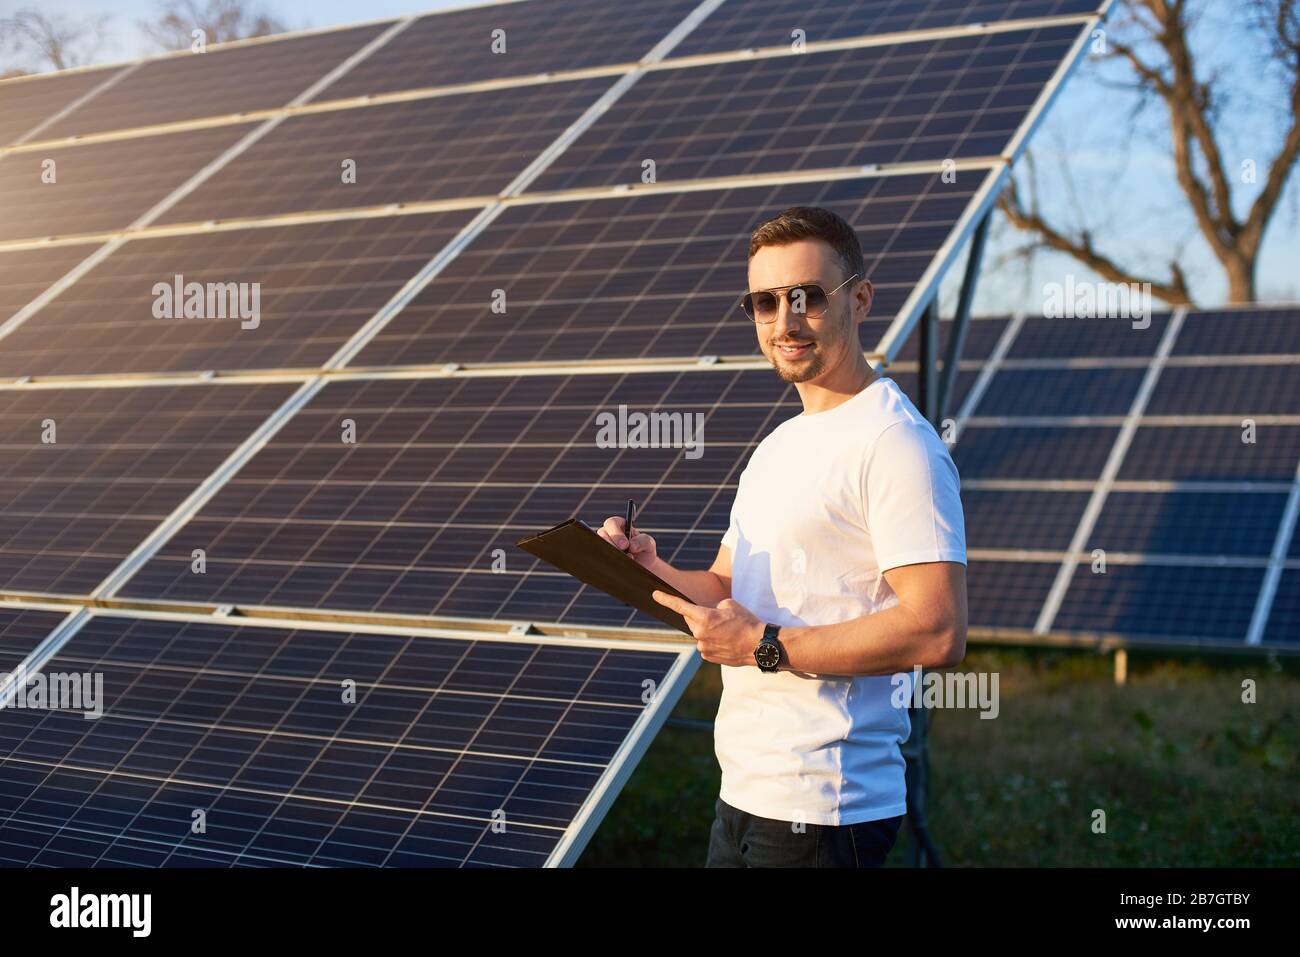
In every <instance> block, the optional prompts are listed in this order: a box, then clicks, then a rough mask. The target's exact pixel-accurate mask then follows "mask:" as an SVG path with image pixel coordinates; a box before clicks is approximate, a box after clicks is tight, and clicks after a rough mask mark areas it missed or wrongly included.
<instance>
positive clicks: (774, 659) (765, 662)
mask: <svg viewBox="0 0 1300 957" xmlns="http://www.w3.org/2000/svg"><path fill="white" fill-rule="evenodd" d="M780 631H781V626H780V625H765V626H764V627H763V638H762V640H761V641H759V643H758V647H757V648H755V649H754V661H755V662H757V663H758V670H759V671H776V670H777V667H778V666H779V665H780V664H781V659H782V657H784V655H785V651H784V650H783V649H782V648H781V642H779V641H778V640H777V638H776V636H777V634H778V633H779V632H780Z"/></svg>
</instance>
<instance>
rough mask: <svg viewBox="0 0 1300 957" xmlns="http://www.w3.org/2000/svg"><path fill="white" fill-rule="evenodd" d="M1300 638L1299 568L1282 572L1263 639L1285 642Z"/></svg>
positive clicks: (1270, 641)
mask: <svg viewBox="0 0 1300 957" xmlns="http://www.w3.org/2000/svg"><path fill="white" fill-rule="evenodd" d="M1297 640H1300V569H1295V568H1292V569H1288V570H1287V571H1284V572H1282V577H1281V578H1280V579H1279V580H1278V588H1277V594H1276V596H1275V597H1274V598H1273V611H1272V614H1271V616H1270V617H1269V619H1268V625H1267V627H1266V628H1265V630H1264V641H1266V642H1269V643H1272V642H1279V643H1286V642H1295V641H1297Z"/></svg>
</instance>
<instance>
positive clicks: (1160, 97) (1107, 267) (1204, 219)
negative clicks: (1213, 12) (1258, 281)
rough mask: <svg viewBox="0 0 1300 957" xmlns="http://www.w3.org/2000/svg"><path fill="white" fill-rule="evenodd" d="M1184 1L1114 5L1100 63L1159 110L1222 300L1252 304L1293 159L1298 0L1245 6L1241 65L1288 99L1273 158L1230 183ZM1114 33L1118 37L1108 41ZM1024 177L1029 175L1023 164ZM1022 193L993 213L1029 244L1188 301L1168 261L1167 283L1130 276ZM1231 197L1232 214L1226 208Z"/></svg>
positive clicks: (1217, 118) (1211, 86)
mask: <svg viewBox="0 0 1300 957" xmlns="http://www.w3.org/2000/svg"><path fill="white" fill-rule="evenodd" d="M1190 5H1191V4H1190V2H1189V0H1125V3H1124V5H1123V6H1122V7H1120V8H1118V12H1119V16H1118V18H1117V22H1116V24H1115V26H1116V27H1117V28H1118V29H1108V31H1107V33H1108V36H1107V37H1106V44H1107V48H1108V50H1107V52H1106V53H1105V54H1104V55H1103V57H1104V58H1107V59H1110V60H1112V61H1115V62H1118V63H1120V64H1123V65H1124V66H1125V67H1126V68H1127V71H1128V75H1129V78H1130V83H1129V88H1130V89H1132V90H1134V91H1136V92H1137V93H1138V94H1139V96H1140V97H1142V98H1143V99H1144V100H1146V101H1148V102H1156V103H1159V104H1160V105H1161V106H1162V107H1163V109H1164V111H1165V113H1166V114H1167V116H1168V122H1169V133H1170V139H1169V149H1170V152H1171V155H1172V160H1173V165H1174V169H1175V172H1176V175H1177V181H1178V187H1179V190H1180V192H1181V193H1182V195H1183V197H1184V198H1185V200H1186V203H1187V205H1188V207H1189V209H1190V212H1191V214H1192V216H1193V219H1194V221H1195V224H1196V230H1197V232H1198V233H1199V235H1200V236H1202V237H1203V238H1204V240H1205V242H1206V243H1207V244H1208V246H1209V248H1210V250H1211V252H1213V254H1214V256H1215V258H1216V259H1217V260H1218V261H1219V263H1220V265H1221V266H1222V267H1223V270H1224V273H1225V275H1226V277H1227V281H1228V298H1229V300H1230V301H1231V302H1236V303H1241V302H1254V301H1255V298H1256V288H1255V273H1256V266H1257V263H1258V260H1259V253H1260V245H1261V242H1262V239H1263V236H1264V232H1265V230H1266V229H1267V228H1268V224H1269V222H1270V221H1271V219H1272V218H1273V215H1274V213H1275V212H1277V209H1278V206H1279V203H1280V200H1281V197H1282V193H1283V188H1284V187H1285V185H1286V182H1287V178H1288V177H1289V176H1290V174H1291V172H1292V171H1293V169H1294V168H1295V166H1296V160H1297V157H1300V0H1251V3H1250V4H1249V7H1248V10H1249V12H1250V13H1252V14H1253V16H1254V23H1255V27H1256V29H1257V35H1258V37H1259V38H1261V40H1262V41H1263V42H1262V43H1261V47H1262V48H1264V49H1261V51H1260V52H1259V59H1258V60H1257V61H1252V62H1249V63H1246V64H1243V67H1244V68H1245V69H1248V70H1252V71H1256V72H1255V73H1253V74H1252V75H1259V76H1262V75H1263V74H1264V73H1265V72H1266V71H1267V70H1269V69H1271V70H1274V71H1276V73H1277V74H1278V75H1279V76H1280V78H1281V82H1282V84H1283V86H1284V87H1285V88H1286V90H1287V91H1288V95H1287V98H1286V102H1285V106H1284V109H1283V111H1282V117H1281V118H1280V122H1279V123H1278V128H1280V129H1281V130H1282V131H1283V132H1282V135H1281V139H1280V145H1279V146H1278V149H1277V152H1276V153H1275V154H1274V156H1273V158H1272V159H1271V160H1270V161H1269V162H1267V163H1261V164H1259V171H1258V173H1256V175H1254V176H1253V177H1251V176H1243V177H1241V180H1240V181H1239V180H1238V179H1237V178H1236V177H1234V176H1233V175H1231V174H1230V173H1229V167H1228V166H1227V163H1226V162H1225V159H1224V151H1223V149H1222V148H1221V146H1220V141H1219V135H1218V131H1217V129H1216V126H1217V124H1218V123H1220V122H1221V121H1222V120H1223V118H1224V112H1225V111H1224V105H1223V102H1222V100H1223V96H1222V95H1221V88H1220V84H1219V78H1218V77H1217V76H1211V77H1208V78H1207V77H1204V76H1202V75H1201V74H1202V73H1203V72H1204V71H1200V70H1198V63H1197V58H1196V56H1195V55H1194V53H1193V51H1192V48H1191V44H1190V43H1189V24H1190V23H1191V22H1193V20H1194V16H1195V14H1194V13H1192V12H1191V11H1189V7H1190ZM1117 33H1120V34H1122V35H1123V36H1124V37H1125V38H1126V39H1125V40H1119V39H1116V37H1115V34H1117ZM1130 36H1131V37H1132V40H1131V41H1128V40H1127V38H1128V37H1130ZM1028 172H1029V173H1030V176H1031V178H1032V172H1033V170H1032V166H1030V167H1029V169H1028ZM1242 185H1249V186H1251V187H1252V191H1255V190H1257V192H1255V195H1254V198H1253V199H1252V200H1250V202H1249V203H1246V202H1245V201H1244V198H1243V197H1241V196H1237V195H1236V193H1237V191H1238V187H1240V186H1242ZM1022 190H1023V186H1022V185H1021V184H1018V183H1017V182H1015V181H1013V182H1012V183H1011V185H1010V186H1009V187H1008V188H1007V190H1006V191H1005V192H1004V193H1003V194H1002V196H1001V197H1000V198H999V201H998V207H999V208H1000V209H1001V210H1002V212H1003V213H1004V214H1005V215H1006V217H1007V219H1008V221H1010V222H1011V223H1012V225H1014V226H1015V227H1017V228H1018V229H1021V230H1025V231H1028V232H1029V233H1031V234H1032V236H1033V242H1034V245H1035V246H1036V247H1037V248H1047V249H1054V250H1058V251H1060V252H1064V253H1068V254H1069V255H1071V256H1073V257H1074V258H1075V259H1077V260H1078V261H1079V262H1081V263H1083V264H1085V265H1086V266H1088V267H1089V268H1091V269H1092V270H1093V271H1095V272H1096V273H1097V274H1099V275H1100V276H1102V277H1103V278H1105V279H1107V280H1110V281H1112V282H1126V283H1141V282H1150V283H1151V290H1152V293H1153V294H1154V295H1156V296H1158V297H1159V298H1161V299H1163V300H1165V301H1166V302H1168V303H1170V304H1173V305H1183V304H1189V303H1191V293H1190V291H1189V289H1188V284H1187V277H1186V275H1185V274H1184V271H1183V269H1182V267H1181V266H1180V264H1179V260H1178V258H1177V256H1174V257H1172V258H1171V260H1170V263H1169V276H1168V277H1167V278H1165V279H1159V278H1153V277H1149V276H1142V275H1139V274H1138V271H1137V270H1135V269H1133V268H1131V267H1129V266H1126V265H1125V264H1124V263H1122V262H1119V261H1117V260H1115V259H1114V258H1112V257H1110V256H1108V255H1106V254H1105V253H1103V252H1102V251H1101V250H1100V249H1099V247H1098V243H1097V240H1096V238H1095V237H1094V235H1093V234H1092V232H1091V231H1089V230H1088V229H1086V228H1083V227H1075V228H1070V227H1067V226H1064V225H1062V224H1060V223H1054V222H1051V221H1049V219H1048V217H1047V216H1045V215H1044V213H1043V212H1042V210H1041V209H1040V208H1039V205H1038V203H1037V200H1036V196H1035V195H1031V196H1030V197H1029V198H1028V200H1026V199H1025V198H1024V196H1023V195H1022ZM1242 192H1244V191H1242ZM1234 199H1237V200H1238V203H1237V209H1240V210H1242V212H1241V213H1240V214H1238V212H1237V211H1235V210H1234Z"/></svg>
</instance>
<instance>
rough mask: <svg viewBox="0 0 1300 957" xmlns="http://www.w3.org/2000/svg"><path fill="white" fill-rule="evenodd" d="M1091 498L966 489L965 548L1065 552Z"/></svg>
mask: <svg viewBox="0 0 1300 957" xmlns="http://www.w3.org/2000/svg"><path fill="white" fill-rule="evenodd" d="M1088 498H1089V493H1087V492H1057V491H1044V490H1027V489H1014V490H1003V489H972V488H963V489H962V491H961V500H962V507H963V510H964V512H965V518H966V547H967V548H968V549H976V548H1027V549H1045V550H1049V551H1062V550H1064V549H1066V548H1068V547H1069V545H1070V540H1071V539H1072V538H1073V537H1074V530H1075V529H1076V528H1077V527H1078V525H1079V519H1080V517H1081V516H1082V515H1083V509H1084V506H1085V505H1087V504H1088Z"/></svg>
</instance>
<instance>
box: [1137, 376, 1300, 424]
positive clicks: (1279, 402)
mask: <svg viewBox="0 0 1300 957" xmlns="http://www.w3.org/2000/svg"><path fill="white" fill-rule="evenodd" d="M1297 411H1300V363H1298V364H1294V365H1273V364H1270V365H1224V366H1203V365H1197V366H1166V367H1165V368H1164V369H1163V370H1161V373H1160V378H1159V380H1158V381H1157V382H1156V387H1155V391H1154V392H1153V393H1152V394H1151V401H1150V402H1149V403H1148V404H1147V408H1146V414H1147V415H1243V416H1252V415H1294V414H1295V413H1296V412H1297Z"/></svg>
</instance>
